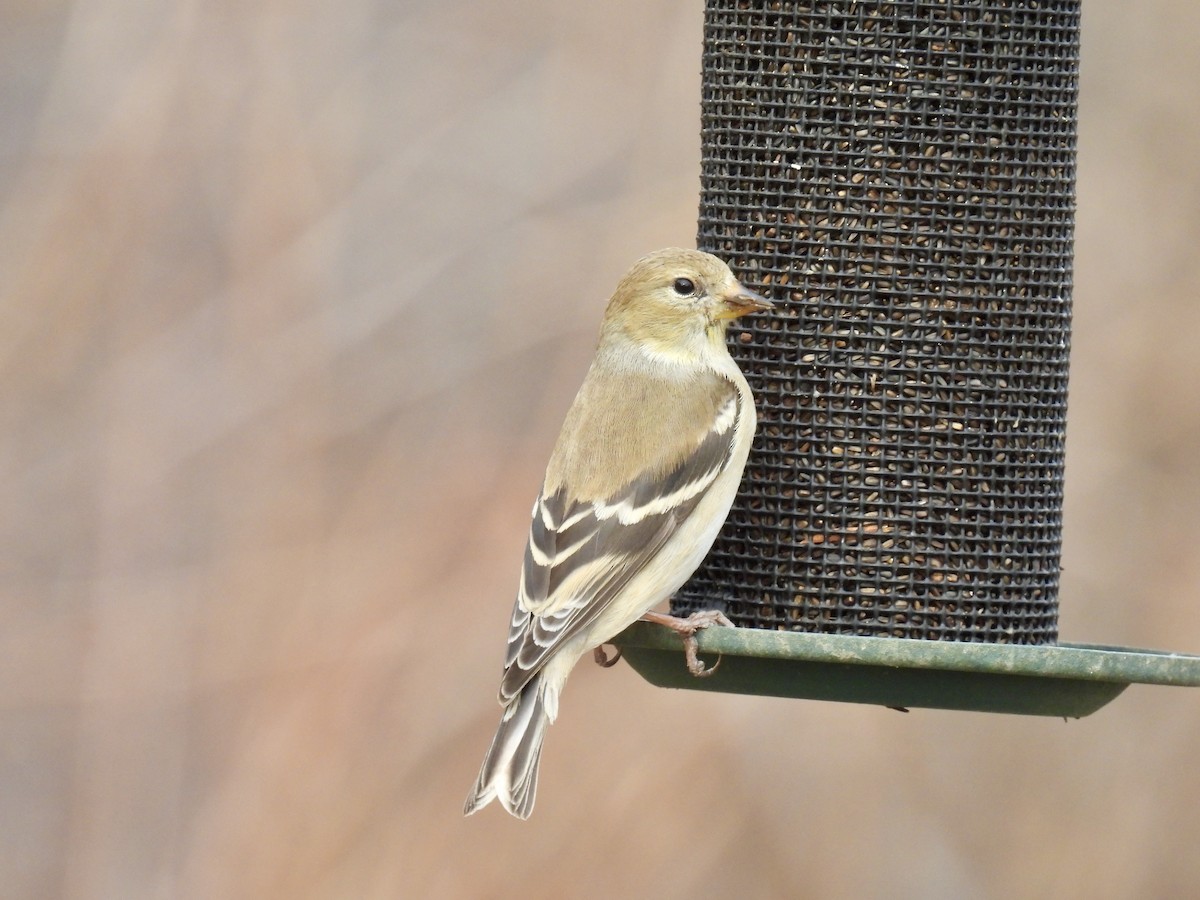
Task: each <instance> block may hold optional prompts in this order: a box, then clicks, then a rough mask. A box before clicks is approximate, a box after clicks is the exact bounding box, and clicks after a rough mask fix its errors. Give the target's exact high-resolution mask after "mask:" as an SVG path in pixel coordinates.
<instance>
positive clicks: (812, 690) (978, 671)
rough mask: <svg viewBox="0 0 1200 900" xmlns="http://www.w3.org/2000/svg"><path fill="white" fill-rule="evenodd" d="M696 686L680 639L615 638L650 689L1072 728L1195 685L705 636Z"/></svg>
mask: <svg viewBox="0 0 1200 900" xmlns="http://www.w3.org/2000/svg"><path fill="white" fill-rule="evenodd" d="M697 639H698V641H699V647H700V651H701V654H702V658H704V660H705V661H706V662H707V663H708V664H709V665H712V664H713V663H714V662H715V661H716V657H717V655H718V654H719V655H720V657H721V663H720V667H719V668H718V669H717V671H716V672H715V673H713V674H712V675H711V676H709V677H706V678H696V677H695V676H693V675H692V674H691V673H689V672H688V670H687V667H686V665H685V664H684V657H683V646H682V642H681V640H680V638H679V636H678V635H676V634H675V633H674V632H672V631H670V630H669V629H667V628H665V627H663V626H661V625H653V624H651V623H649V622H637V623H635V624H634V625H631V626H630V627H629V628H627V629H626V630H625V631H623V632H622V633H621V634H620V635H618V636H617V637H616V639H615V640H614V641H613V643H614V644H615V645H616V646H618V647H620V649H621V653H622V655H623V656H624V658H625V659H626V660H627V661H628V662H629V664H630V665H631V666H632V667H633V669H634V671H636V672H637V673H638V674H639V675H641V676H642V677H643V678H645V679H646V680H647V681H649V682H650V683H651V684H654V685H657V686H659V687H672V688H687V689H692V690H702V691H721V692H725V693H732V694H758V695H762V696H768V697H800V698H804V699H808V700H839V701H844V702H848V703H872V704H878V705H880V706H888V707H893V708H897V707H898V708H904V709H908V708H911V707H927V708H932V709H960V710H975V711H978V712H1000V713H1017V714H1023V715H1036V716H1063V717H1070V718H1080V717H1082V716H1086V715H1089V714H1091V713H1093V712H1095V711H1096V710H1098V709H1099V708H1100V707H1102V706H1104V705H1105V704H1106V703H1108V702H1109V701H1110V700H1112V699H1113V698H1115V697H1116V696H1117V695H1118V694H1120V693H1121V691H1123V690H1125V688H1126V687H1128V686H1129V685H1130V684H1166V685H1176V686H1180V687H1197V686H1200V656H1189V655H1187V654H1181V653H1166V652H1162V651H1158V650H1137V649H1132V648H1126V647H1103V646H1096V645H1088V644H1052V645H1043V646H1035V647H1031V646H1021V645H1015V644H967V643H954V642H948V641H919V640H910V639H903V638H884V637H852V636H847V635H828V634H803V633H799V632H790V631H765V630H758V629H749V628H722V627H714V628H707V629H705V630H704V631H702V632H700V633H699V634H698V635H697Z"/></svg>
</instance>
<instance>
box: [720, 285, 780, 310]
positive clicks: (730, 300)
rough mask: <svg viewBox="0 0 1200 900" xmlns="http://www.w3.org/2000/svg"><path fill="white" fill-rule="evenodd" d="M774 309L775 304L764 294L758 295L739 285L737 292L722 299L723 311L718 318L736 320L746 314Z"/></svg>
mask: <svg viewBox="0 0 1200 900" xmlns="http://www.w3.org/2000/svg"><path fill="white" fill-rule="evenodd" d="M774 308H775V304H774V303H772V302H771V301H770V300H768V299H767V298H766V297H764V296H762V294H756V293H754V291H751V290H748V289H747V288H744V287H742V286H741V285H740V284H739V285H738V286H737V290H735V291H734V292H733V293H731V294H727V295H725V296H724V297H722V298H721V311H720V312H718V313H717V318H718V319H736V318H737V317H738V316H744V315H746V313H752V312H758V311H759V310H764V309H774Z"/></svg>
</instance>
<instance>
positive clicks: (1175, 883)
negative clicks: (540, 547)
mask: <svg viewBox="0 0 1200 900" xmlns="http://www.w3.org/2000/svg"><path fill="white" fill-rule="evenodd" d="M1084 7H1085V23H1084V52H1085V64H1084V80H1083V103H1082V118H1083V123H1082V132H1081V157H1080V166H1081V168H1080V181H1079V195H1080V204H1079V206H1080V213H1079V229H1078V257H1077V277H1076V308H1077V318H1076V331H1075V349H1074V356H1073V370H1072V385H1071V426H1070V427H1071V431H1070V441H1069V452H1068V485H1067V489H1068V498H1067V541H1066V548H1065V559H1064V564H1065V566H1066V572H1065V576H1064V591H1063V610H1062V620H1061V625H1062V632H1063V636H1064V638H1065V639H1068V640H1073V641H1093V642H1103V643H1114V644H1125V645H1132V646H1150V647H1160V648H1170V649H1176V650H1181V651H1189V652H1194V653H1198V652H1200V553H1198V552H1197V549H1196V544H1197V541H1196V518H1197V510H1198V509H1200V451H1198V447H1200V355H1198V354H1197V352H1196V349H1195V345H1196V342H1197V339H1198V338H1200V300H1198V296H1200V254H1198V253H1197V237H1198V235H1200V166H1197V165H1196V159H1197V157H1198V156H1200V116H1198V115H1197V110H1198V109H1200V57H1197V55H1196V54H1195V53H1194V41H1195V35H1196V34H1197V33H1198V31H1200V6H1197V5H1195V4H1189V3H1182V2H1168V0H1158V2H1154V0H1151V2H1147V3H1142V4H1136V5H1130V4H1116V3H1091V2H1089V3H1085V4H1084ZM700 27H701V12H700V5H699V3H698V2H697V0H687V2H671V0H654V2H646V0H616V2H609V3H605V4H573V3H549V2H543V0H516V2H512V3H488V2H484V0H462V2H451V3H444V2H435V0H392V2H389V3H372V2H366V0H342V2H339V3H317V2H309V0H288V2H281V0H260V2H256V3H229V2H225V3H222V2H216V0H208V2H203V0H157V2H132V0H78V2H54V0H45V2H37V0H0V884H3V885H4V888H3V893H4V895H5V896H9V897H20V898H25V897H28V898H43V897H44V898H51V897H54V898H58V897H63V898H114V900H115V898H120V900H125V898H143V897H147V898H243V897H244V898H391V897H422V898H424V897H449V898H456V897H468V898H470V897H523V898H538V897H546V898H558V897H566V896H574V897H629V896H647V897H657V898H675V897H679V898H695V897H717V896H725V895H731V894H737V895H740V896H747V897H782V896H787V897H798V898H803V897H888V898H897V897H899V898H907V897H911V898H922V900H927V898H942V897H945V898H964V897H970V898H991V897H995V898H1002V897H1003V898H1007V897H1022V898H1026V897H1055V898H1063V897H1089V898H1096V897H1099V898H1125V897H1128V898H1143V897H1168V896H1185V895H1189V894H1191V893H1193V892H1194V891H1195V889H1196V887H1197V885H1200V853H1197V852H1196V843H1197V839H1198V838H1200V765H1198V764H1197V747H1198V746H1200V691H1197V690H1192V691H1185V690H1182V689H1170V688H1132V689H1131V690H1130V691H1128V692H1127V693H1126V694H1125V695H1124V696H1123V697H1122V698H1120V699H1119V700H1118V701H1116V703H1115V704H1114V705H1113V706H1112V707H1110V708H1108V709H1106V710H1104V711H1102V712H1100V713H1098V714H1097V715H1095V716H1094V717H1092V718H1089V719H1084V720H1082V721H1078V722H1070V723H1064V722H1062V721H1057V720H1043V719H1025V718H1013V717H1003V716H987V715H981V714H959V713H943V712H928V711H915V712H913V713H912V714H910V715H906V716H904V715H898V714H896V713H893V712H890V711H887V710H881V709H873V708H866V707H855V706H850V705H834V704H819V703H807V702H787V701H781V700H767V699H745V698H735V697H721V696H702V695H699V694H691V693H668V692H665V691H657V690H655V689H652V688H650V687H649V686H647V685H645V684H644V683H642V682H641V681H640V680H639V679H638V678H637V677H636V676H634V675H633V674H632V673H631V672H630V671H629V669H628V668H626V667H624V666H619V667H617V668H616V669H613V670H610V671H602V670H600V669H598V668H595V667H593V666H583V667H581V669H580V670H579V671H578V672H577V674H576V676H575V678H574V679H573V681H572V684H571V686H570V688H569V689H568V691H567V693H566V696H565V698H564V703H563V714H562V716H561V718H560V720H559V722H558V724H557V725H555V726H554V728H553V729H552V730H551V732H550V734H549V738H548V742H547V749H546V755H545V757H544V766H543V776H542V783H541V794H540V797H539V803H538V808H537V810H536V812H535V814H534V817H533V819H532V820H530V821H529V822H527V823H520V822H516V821H514V820H511V819H509V818H508V817H507V816H504V815H503V814H502V813H500V812H499V811H498V810H496V809H489V810H487V811H486V812H484V813H483V814H481V815H479V816H475V817H473V818H471V819H469V820H463V819H462V817H461V814H460V807H461V803H462V800H463V798H464V796H465V795H466V792H467V789H468V788H469V786H470V785H471V783H472V781H473V779H474V777H475V774H476V769H477V766H478V764H479V761H480V759H481V757H482V753H483V751H484V748H485V745H486V743H487V741H488V739H489V737H490V736H491V732H492V729H493V727H494V725H495V720H496V717H497V715H498V708H497V707H496V705H495V701H494V695H495V688H496V683H497V678H498V672H499V664H500V659H501V653H502V642H503V633H504V628H505V621H506V618H507V616H508V612H509V607H510V603H511V601H512V596H513V591H514V589H515V583H516V576H517V571H518V564H519V558H520V553H521V550H522V546H523V542H524V538H525V529H526V523H527V517H528V511H529V504H530V502H531V500H532V497H533V495H534V493H535V492H536V488H537V485H538V481H539V479H540V476H541V473H542V471H543V468H544V465H545V461H546V458H547V456H548V453H549V449H550V446H551V444H552V442H553V439H554V436H555V435H556V433H557V431H558V427H559V424H560V423H561V420H562V416H563V414H564V412H565V410H566V407H567V404H568V403H569V401H570V398H571V397H572V396H573V394H574V391H575V389H576V387H577V386H578V383H579V380H580V378H581V377H582V374H583V371H584V369H585V367H586V365H587V362H588V359H589V357H590V353H591V348H592V345H593V340H594V336H595V333H596V327H597V324H598V321H599V315H600V311H601V309H602V305H603V302H604V299H605V298H606V297H607V295H608V293H609V291H610V290H611V288H612V286H613V284H614V283H615V281H616V279H617V278H618V277H619V275H620V274H621V273H622V272H623V271H624V269H625V268H626V267H627V266H628V265H629V263H630V262H631V261H632V260H633V259H634V258H636V257H637V256H639V255H640V254H642V253H644V252H646V251H648V250H651V249H654V248H656V247H660V246H664V245H670V244H688V243H690V242H691V241H692V239H693V235H694V221H695V207H696V194H697V177H698V141H697V137H696V135H697V130H698V98H699V76H698V70H699V42H700Z"/></svg>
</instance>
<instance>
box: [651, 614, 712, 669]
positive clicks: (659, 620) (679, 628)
mask: <svg viewBox="0 0 1200 900" xmlns="http://www.w3.org/2000/svg"><path fill="white" fill-rule="evenodd" d="M642 621H643V622H653V623H654V624H656V625H665V626H667V627H668V628H670V629H671V630H672V631H674V632H675V633H676V634H677V635H679V636H680V637H681V638H683V653H684V656H685V657H686V658H687V667H688V671H689V672H691V673H692V674H693V675H695V676H696V677H697V678H707V677H708V676H709V675H711V674H712V673H713V672H715V671H717V666H719V665H721V658H720V657H719V656H718V657H717V661H716V662H715V663H713V665H712V668H705V667H704V663H702V662H701V661H700V657H699V656H698V655H697V651H698V648H697V646H696V632H697V631H699V630H700V629H702V628H708V627H709V626H710V625H726V626H728V627H730V628H732V627H733V623H732V622H730V621H729V618H728V616H726V615H725V613H723V612H721V611H720V610H716V609H704V610H701V611H700V612H694V613H692V614H691V615H690V616H688V617H687V618H686V619H680V618H678V617H677V616H669V615H667V614H666V613H656V612H648V613H646V614H645V615H644V616H642Z"/></svg>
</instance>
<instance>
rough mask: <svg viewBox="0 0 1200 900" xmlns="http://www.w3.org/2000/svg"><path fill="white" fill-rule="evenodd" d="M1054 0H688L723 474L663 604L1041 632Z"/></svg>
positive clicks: (1059, 263)
mask: <svg viewBox="0 0 1200 900" xmlns="http://www.w3.org/2000/svg"><path fill="white" fill-rule="evenodd" d="M1078 37H1079V2H1078V0H1048V2H1036V0H1007V2H1005V0H983V2H900V3H869V2H857V0H844V2H836V3H798V4H793V3H781V2H762V0H709V3H708V5H707V11H706V21H705V46H704V96H703V131H702V141H703V150H702V154H703V155H702V196H701V205H700V225H699V246H700V247H701V248H702V249H705V250H708V251H711V252H713V253H716V254H717V255H719V256H722V257H723V258H725V259H727V260H728V261H729V263H730V264H731V266H732V267H733V269H734V271H735V272H736V273H737V274H738V275H739V276H740V277H741V279H742V280H743V282H745V283H746V284H748V285H750V286H753V287H755V288H757V289H760V290H762V291H763V292H764V293H766V294H767V295H768V296H770V297H771V298H772V299H774V300H775V301H776V302H777V303H780V305H781V306H782V307H783V310H782V312H780V313H778V314H774V315H771V314H766V315H758V316H755V317H751V318H749V319H745V320H741V323H740V325H741V330H740V333H739V332H738V331H735V339H734V341H733V352H734V355H735V357H736V358H737V359H738V361H739V363H740V364H741V366H742V369H743V371H745V372H746V374H747V377H748V378H749V380H750V383H751V385H752V387H753V388H754V392H755V396H756V398H757V401H758V410H759V431H758V437H757V439H756V441H755V450H754V452H753V453H752V455H751V458H750V463H749V465H748V466H747V469H746V476H745V480H744V482H743V487H742V492H741V494H740V495H739V497H738V500H737V502H736V503H735V505H734V508H733V511H732V512H731V513H730V516H729V519H728V521H727V523H726V526H725V528H724V530H723V532H722V535H721V537H720V538H719V539H718V541H717V544H716V546H715V547H714V548H713V551H712V553H711V554H710V555H709V558H708V559H707V560H706V562H705V564H704V565H703V566H702V568H701V569H700V570H699V571H698V572H697V573H696V575H695V576H694V577H693V578H692V580H691V581H690V582H689V583H688V584H687V585H686V586H685V587H684V589H683V590H682V591H681V592H680V593H679V595H678V596H677V597H676V599H675V601H674V602H673V604H672V609H673V611H674V612H676V613H677V614H686V613H688V612H691V611H694V610H696V609H703V608H712V607H717V608H722V609H724V610H725V611H726V612H727V613H728V614H729V616H730V617H731V618H732V619H733V620H734V622H735V623H736V624H739V625H742V626H745V627H756V628H784V629H793V630H802V631H819V632H827V633H842V634H864V635H887V636H895V637H911V638H923V639H942V640H961V641H988V642H1011V643H1045V642H1052V641H1054V640H1055V639H1056V637H1057V620H1058V571H1059V552H1060V544H1061V522H1062V486H1063V445H1064V427H1065V414H1066V398H1067V356H1068V342H1069V329H1070V305H1071V300H1070V298H1071V262H1072V238H1073V216H1074V180H1075V135H1076V94H1077V86H1078V64H1079V56H1078V50H1079V43H1078Z"/></svg>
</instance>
